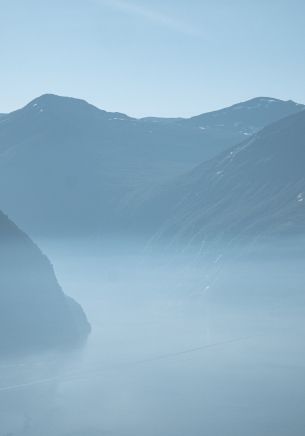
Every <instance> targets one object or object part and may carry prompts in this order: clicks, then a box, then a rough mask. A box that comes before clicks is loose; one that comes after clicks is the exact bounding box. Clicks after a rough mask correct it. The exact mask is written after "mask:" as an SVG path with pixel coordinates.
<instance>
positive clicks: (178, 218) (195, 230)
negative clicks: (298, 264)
mask: <svg viewBox="0 0 305 436" xmlns="http://www.w3.org/2000/svg"><path fill="white" fill-rule="evenodd" d="M304 163H305V111H302V112H300V113H298V114H295V115H292V116H290V117H287V118H285V119H283V120H280V121H278V122H276V123H274V124H272V125H270V126H268V127H266V128H265V129H263V130H262V131H261V132H259V133H257V134H255V135H254V136H253V137H251V138H250V139H248V140H246V141H244V142H242V143H241V144H239V145H237V146H235V147H233V148H231V149H229V150H228V151H225V152H223V153H222V154H220V155H219V156H217V157H216V158H213V159H212V160H210V161H208V162H205V163H203V164H202V165H199V166H198V167H197V168H195V169H194V170H193V171H191V172H190V173H188V174H187V175H185V176H183V177H180V178H178V179H177V180H176V181H175V182H172V183H170V184H167V185H165V186H163V188H162V190H159V191H158V192H157V193H156V194H155V195H154V196H153V197H152V198H151V199H150V200H149V201H147V202H146V203H144V204H142V205H141V207H140V210H139V211H138V214H135V217H134V220H135V222H146V223H150V228H151V230H152V229H154V230H155V231H157V229H158V230H159V235H162V236H170V237H173V236H175V237H178V238H179V237H181V238H183V239H187V240H193V241H197V242H201V241H203V240H206V239H214V240H217V239H218V240H223V239H227V240H234V239H240V238H245V237H246V238H248V237H251V238H253V237H256V238H257V237H261V236H280V235H296V234H302V233H304V232H305V172H304Z"/></svg>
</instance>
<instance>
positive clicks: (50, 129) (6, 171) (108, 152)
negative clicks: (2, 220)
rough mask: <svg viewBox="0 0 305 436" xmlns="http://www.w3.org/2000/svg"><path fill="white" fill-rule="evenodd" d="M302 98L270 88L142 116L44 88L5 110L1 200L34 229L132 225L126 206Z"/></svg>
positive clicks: (78, 230)
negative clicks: (199, 111) (198, 110)
mask: <svg viewBox="0 0 305 436" xmlns="http://www.w3.org/2000/svg"><path fill="white" fill-rule="evenodd" d="M303 108H304V106H302V105H300V104H297V103H294V102H292V101H281V100H276V99H272V98H264V97H262V98H255V99H253V100H249V101H247V102H244V103H239V104H237V105H234V106H231V107H229V108H226V109H222V110H219V111H215V112H211V113H208V114H203V115H199V116H197V117H192V118H189V119H183V118H171V119H163V118H154V117H152V118H143V119H135V118H131V117H128V116H127V115H124V114H121V113H110V112H105V111H103V110H100V109H98V108H96V107H94V106H92V105H90V104H88V103H86V102H85V101H82V100H77V99H73V98H66V97H58V96H55V95H43V96H41V97H39V98H37V99H35V100H33V101H32V102H31V103H29V104H28V105H27V106H25V107H24V108H22V109H20V110H17V111H15V112H12V113H10V114H7V115H5V114H3V115H1V117H0V204H1V207H2V209H3V210H4V211H5V212H6V213H8V214H9V215H10V216H11V217H12V218H13V219H14V221H15V222H17V223H18V224H19V225H20V226H22V228H24V229H25V230H26V231H27V232H29V233H30V234H32V235H34V234H35V235H36V234H37V235H53V236H54V235H59V236H60V235H67V234H73V235H82V234H88V232H89V233H90V232H93V233H98V232H103V231H112V230H114V231H116V230H117V229H118V228H120V229H121V231H124V217H122V214H124V213H125V210H126V206H129V209H130V208H132V207H134V205H137V204H139V202H140V201H143V200H145V198H146V197H147V195H148V194H149V192H150V191H153V190H154V189H155V187H156V186H158V185H159V184H162V183H167V182H170V181H171V180H174V179H175V178H176V177H177V176H180V175H182V174H184V173H186V172H188V171H190V170H192V169H193V168H194V167H195V166H196V165H198V164H200V163H201V162H204V161H206V160H207V159H211V158H213V157H215V156H217V155H218V154H219V153H221V152H223V151H224V150H226V149H228V148H230V147H232V146H233V145H235V144H238V143H240V142H242V141H244V140H245V139H246V140H247V139H249V138H251V136H252V135H254V134H256V133H257V132H258V131H259V130H261V129H262V128H264V127H265V126H267V125H269V124H270V123H272V122H274V121H277V120H279V119H282V118H284V117H287V116H289V115H291V114H294V113H298V112H300V111H301V110H302V109H303ZM219 171H220V170H219Z"/></svg>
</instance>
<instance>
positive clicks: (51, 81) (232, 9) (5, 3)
mask: <svg viewBox="0 0 305 436" xmlns="http://www.w3.org/2000/svg"><path fill="white" fill-rule="evenodd" d="M0 6H1V8H0V44H1V70H0V78H1V81H0V112H7V111H10V110H13V109H15V108H17V107H19V106H21V105H24V104H25V103H27V102H28V101H29V100H31V99H33V98H35V97H37V96H38V95H40V94H43V93H46V92H52V93H57V94H60V95H69V96H74V97H80V98H84V99H86V100H88V101H90V102H92V103H93V104H96V105H97V106H99V107H101V108H104V109H106V110H112V111H121V112H125V113H127V114H130V115H134V116H145V115H162V116H174V115H176V116H177V115H181V116H189V115H193V114H198V113H201V112H206V111H208V110H213V109H216V108H219V107H222V106H226V105H229V104H233V103H235V102H238V101H241V100H246V99H248V98H252V97H255V96H272V97H277V98H283V99H294V100H296V101H299V102H303V103H305V86H304V78H305V26H304V17H305V2H304V0H255V1H254V0H251V1H250V0H201V1H200V0H154V1H152V0H150V1H149V0H0Z"/></svg>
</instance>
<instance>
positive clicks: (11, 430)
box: [0, 240, 305, 436]
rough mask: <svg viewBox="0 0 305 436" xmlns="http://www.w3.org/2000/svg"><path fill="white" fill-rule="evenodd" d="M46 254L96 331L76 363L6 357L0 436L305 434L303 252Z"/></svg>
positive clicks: (286, 248)
mask: <svg viewBox="0 0 305 436" xmlns="http://www.w3.org/2000/svg"><path fill="white" fill-rule="evenodd" d="M38 242H39V245H40V247H41V248H42V249H43V250H44V252H45V253H46V254H47V255H48V257H49V259H50V260H51V261H52V263H53V265H54V268H55V271H56V274H57V278H58V281H59V283H60V284H61V286H62V287H63V289H64V291H65V292H66V293H67V294H68V295H70V296H71V297H73V298H75V299H76V300H77V301H78V302H79V303H80V304H81V305H82V307H83V308H84V310H85V312H86V314H87V316H88V319H89V321H90V323H91V326H92V332H91V335H90V336H89V339H88V342H87V344H86V346H85V347H84V348H82V349H80V350H78V351H73V352H72V351H70V352H67V353H55V352H53V353H44V354H36V355H30V356H27V357H23V358H21V357H19V358H15V359H5V360H4V359H2V361H1V363H0V366H1V373H0V402H1V404H0V405H1V407H0V423H1V424H0V436H8V435H10V436H21V435H22V436H23V435H24V436H42V435H43V436H72V435H73V436H98V435H114V436H159V435H160V436H161V435H162V436H163V435H164V436H185V435H191V436H197V435H213V436H218V435H219V436H220V435H221V436H223V435H226V436H245V435H247V436H257V435H264V434H268V436H281V435H283V436H284V435H285V436H286V435H288V434H291V435H294V436H298V435H300V436H301V435H303V432H304V427H305V414H304V410H305V372H304V369H305V368H304V365H305V350H304V332H305V331H304V327H305V316H304V315H305V304H304V302H305V299H304V274H305V272H304V265H303V258H304V257H303V254H304V253H303V250H302V249H301V248H300V249H299V250H297V249H296V248H295V247H302V244H301V242H300V241H298V243H297V244H295V241H292V242H290V241H285V243H282V244H278V245H273V248H272V249H269V248H268V249H267V248H266V247H264V248H262V247H259V246H256V247H254V248H253V249H252V250H248V251H245V250H243V249H242V248H241V247H235V248H234V249H225V248H224V247H217V249H215V248H214V249H213V250H212V251H210V250H208V249H206V248H205V247H201V249H200V250H198V249H197V248H189V249H188V250H185V249H182V248H181V249H180V250H177V249H176V247H175V249H173V250H174V251H171V249H169V248H168V247H167V248H166V249H164V247H162V246H159V247H158V246H154V247H153V248H151V247H148V246H144V245H142V244H141V243H139V244H138V243H130V241H125V240H123V241H119V242H116V243H113V242H108V241H103V242H99V243H92V242H88V241H86V242H84V241H81V240H79V241H76V240H73V241H54V240H52V241H49V240H41V241H38Z"/></svg>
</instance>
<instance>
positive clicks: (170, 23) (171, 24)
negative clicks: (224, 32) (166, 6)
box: [96, 0, 201, 36]
mask: <svg viewBox="0 0 305 436" xmlns="http://www.w3.org/2000/svg"><path fill="white" fill-rule="evenodd" d="M96 2H97V3H99V4H104V5H106V6H109V7H112V8H114V9H116V10H118V11H120V12H123V13H127V14H132V15H135V16H138V17H139V18H144V19H145V20H147V21H149V22H151V23H152V24H155V25H158V26H162V27H164V28H167V29H169V30H172V31H176V32H179V33H183V34H185V35H189V36H201V32H200V31H199V29H196V28H194V27H192V26H191V25H189V24H187V23H185V22H182V21H180V20H177V19H176V18H173V17H171V16H169V15H165V14H162V13H160V12H158V11H156V10H153V9H151V8H149V7H146V6H143V5H139V4H136V3H134V2H131V1H129V0H96Z"/></svg>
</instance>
